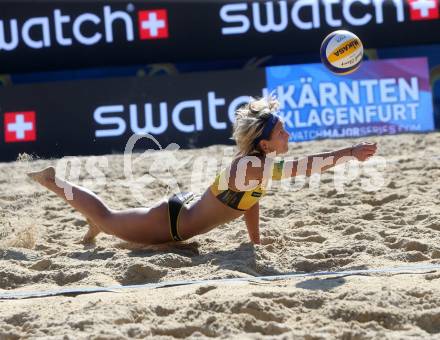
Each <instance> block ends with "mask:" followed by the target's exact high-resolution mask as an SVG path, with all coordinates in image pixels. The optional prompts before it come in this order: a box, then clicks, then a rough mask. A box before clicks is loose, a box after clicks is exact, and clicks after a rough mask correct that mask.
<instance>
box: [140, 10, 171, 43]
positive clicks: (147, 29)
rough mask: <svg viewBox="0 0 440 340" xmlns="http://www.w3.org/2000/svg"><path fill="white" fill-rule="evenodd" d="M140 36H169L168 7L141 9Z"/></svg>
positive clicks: (152, 37) (164, 37)
mask: <svg viewBox="0 0 440 340" xmlns="http://www.w3.org/2000/svg"><path fill="white" fill-rule="evenodd" d="M138 20H139V36H140V38H141V39H142V40H145V39H166V38H168V13H167V10H166V9H156V10H149V11H139V12H138Z"/></svg>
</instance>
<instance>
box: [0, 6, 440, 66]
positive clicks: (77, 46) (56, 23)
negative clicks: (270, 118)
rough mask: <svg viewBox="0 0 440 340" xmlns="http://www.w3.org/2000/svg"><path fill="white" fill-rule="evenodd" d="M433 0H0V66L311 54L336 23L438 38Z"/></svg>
mask: <svg viewBox="0 0 440 340" xmlns="http://www.w3.org/2000/svg"><path fill="white" fill-rule="evenodd" d="M439 8H440V6H439V1H438V0H393V1H376V0H363V1H353V0H307V1H304V0H273V1H259V0H258V1H257V0H254V1H250V0H243V1H220V0H218V1H213V0H206V1H196V0H151V1H140V0H132V1H120V0H114V1H111V0H107V1H77V0H65V1H44V0H43V1H23V0H10V1H7V0H6V1H1V2H0V74H1V73H5V74H9V73H16V72H36V71H44V70H63V69H75V68H76V69H78V68H85V67H105V66H120V65H130V64H131V65H145V64H149V63H167V62H182V61H202V60H205V61H215V60H222V59H238V58H252V57H263V56H268V55H293V54H297V53H309V52H316V53H317V54H318V51H319V46H320V44H321V42H322V39H323V38H324V37H325V36H326V35H327V34H328V33H330V32H332V31H334V30H337V29H348V30H351V31H353V32H354V33H355V34H357V35H358V36H359V37H360V38H361V40H362V41H363V43H364V45H365V46H366V47H367V48H380V47H390V46H411V45H418V44H433V43H439V42H440V35H439V34H438V32H440V20H439Z"/></svg>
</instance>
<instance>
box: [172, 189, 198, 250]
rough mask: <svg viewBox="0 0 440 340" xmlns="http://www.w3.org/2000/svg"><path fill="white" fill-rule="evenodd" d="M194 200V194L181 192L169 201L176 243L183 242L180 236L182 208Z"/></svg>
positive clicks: (173, 236) (173, 235)
mask: <svg viewBox="0 0 440 340" xmlns="http://www.w3.org/2000/svg"><path fill="white" fill-rule="evenodd" d="M193 198H194V193H192V192H180V193H178V194H174V195H173V196H171V197H170V198H169V199H168V215H169V220H170V232H171V237H172V238H173V240H174V241H182V238H181V237H180V236H179V215H180V210H181V209H182V206H183V205H184V204H185V203H188V202H189V201H191V200H192V199H193Z"/></svg>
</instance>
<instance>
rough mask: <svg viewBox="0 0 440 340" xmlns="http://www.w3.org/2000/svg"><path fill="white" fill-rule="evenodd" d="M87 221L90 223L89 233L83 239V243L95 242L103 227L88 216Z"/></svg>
mask: <svg viewBox="0 0 440 340" xmlns="http://www.w3.org/2000/svg"><path fill="white" fill-rule="evenodd" d="M87 223H88V224H89V230H87V233H86V234H85V235H84V237H83V239H82V243H84V244H88V243H93V242H95V238H96V236H98V234H99V233H100V232H101V229H99V227H98V226H97V225H96V224H95V223H93V222H92V221H91V220H90V219H89V218H87Z"/></svg>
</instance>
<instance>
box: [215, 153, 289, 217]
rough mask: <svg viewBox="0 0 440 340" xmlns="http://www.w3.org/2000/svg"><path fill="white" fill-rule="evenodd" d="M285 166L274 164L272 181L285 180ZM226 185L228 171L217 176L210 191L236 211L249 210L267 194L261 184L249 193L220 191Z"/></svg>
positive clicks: (228, 189)
mask: <svg viewBox="0 0 440 340" xmlns="http://www.w3.org/2000/svg"><path fill="white" fill-rule="evenodd" d="M283 165H284V161H281V162H278V163H274V167H273V170H272V180H280V179H282V178H283ZM226 183H228V182H227V178H226V169H224V170H222V171H221V172H220V173H219V174H218V175H217V177H216V178H215V181H214V183H213V184H211V186H210V189H211V192H212V193H213V194H214V196H215V197H217V198H218V199H219V200H220V201H221V202H223V203H224V204H226V205H227V206H229V207H231V208H233V209H235V210H241V211H245V210H248V209H249V208H251V207H252V206H253V205H254V204H255V203H257V202H258V201H259V200H260V198H261V197H263V196H264V195H265V194H266V190H264V188H263V186H262V184H261V183H260V184H258V185H257V186H256V187H254V188H253V189H250V190H247V191H235V190H232V189H230V188H227V189H224V190H222V189H220V188H224V187H227V184H226Z"/></svg>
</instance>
